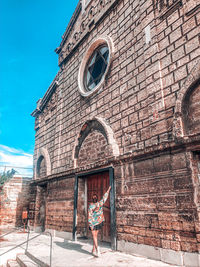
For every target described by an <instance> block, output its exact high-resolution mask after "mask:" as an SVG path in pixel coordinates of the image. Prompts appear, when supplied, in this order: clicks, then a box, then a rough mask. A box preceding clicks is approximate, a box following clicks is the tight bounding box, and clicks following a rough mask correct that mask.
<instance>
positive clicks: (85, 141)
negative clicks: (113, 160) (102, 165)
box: [73, 117, 119, 168]
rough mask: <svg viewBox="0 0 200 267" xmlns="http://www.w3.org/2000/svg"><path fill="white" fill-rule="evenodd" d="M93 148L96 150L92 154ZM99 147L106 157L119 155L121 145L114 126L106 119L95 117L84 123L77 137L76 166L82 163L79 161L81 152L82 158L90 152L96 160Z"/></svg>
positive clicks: (74, 155) (74, 152)
mask: <svg viewBox="0 0 200 267" xmlns="http://www.w3.org/2000/svg"><path fill="white" fill-rule="evenodd" d="M84 146H85V147H84ZM93 146H95V147H93ZM91 149H93V152H94V153H93V154H92V156H91V154H90V153H91ZM98 149H99V155H100V154H102V156H103V157H104V158H106V157H109V156H119V147H118V144H117V142H116V140H115V138H114V133H113V130H112V128H111V127H110V126H109V125H108V124H107V122H106V121H105V120H104V119H102V118H99V117H95V118H93V119H91V120H88V121H86V122H85V123H84V124H83V125H82V127H81V129H80V132H79V134H78V136H77V138H76V142H75V146H74V151H73V160H74V168H76V167H77V166H78V165H79V163H80V162H78V158H79V155H80V153H81V155H82V158H85V159H86V157H87V156H88V155H89V154H90V158H91V159H92V160H93V161H95V157H98V153H97V152H98ZM95 152H96V154H95Z"/></svg>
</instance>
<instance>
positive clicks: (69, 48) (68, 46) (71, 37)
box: [55, 0, 120, 67]
mask: <svg viewBox="0 0 200 267" xmlns="http://www.w3.org/2000/svg"><path fill="white" fill-rule="evenodd" d="M119 1H120V0H99V1H94V0H93V1H91V2H89V4H88V5H87V7H86V8H85V10H82V4H81V2H79V3H78V6H77V8H76V10H75V12H74V14H73V16H72V18H71V20H70V23H69V25H68V27H67V29H66V32H65V33H64V35H63V40H62V42H61V44H60V46H59V47H58V48H57V49H56V50H55V51H56V53H57V54H59V66H60V67H61V65H62V64H63V63H64V62H65V61H66V59H68V58H69V56H70V55H72V54H73V52H74V50H75V49H76V48H77V47H78V45H79V44H80V43H81V42H82V41H83V40H84V38H85V37H86V36H87V35H88V34H89V33H90V32H91V31H92V30H93V28H94V27H95V26H96V25H97V24H98V23H99V22H100V20H101V19H102V18H103V17H104V16H105V14H107V12H108V11H109V10H110V9H111V8H112V7H114V6H115V5H116V3H117V2H119ZM81 11H82V13H81ZM80 13H81V14H80ZM78 18H80V19H79V20H78Z"/></svg>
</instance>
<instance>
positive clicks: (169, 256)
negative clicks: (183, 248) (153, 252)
mask: <svg viewBox="0 0 200 267" xmlns="http://www.w3.org/2000/svg"><path fill="white" fill-rule="evenodd" d="M160 253H161V261H164V262H166V263H169V264H176V265H181V266H182V265H183V259H182V252H178V251H173V250H171V249H160Z"/></svg>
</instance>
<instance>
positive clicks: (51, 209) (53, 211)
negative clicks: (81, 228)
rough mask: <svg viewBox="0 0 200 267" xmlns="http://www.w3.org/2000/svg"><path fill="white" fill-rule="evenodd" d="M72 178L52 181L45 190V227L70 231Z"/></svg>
mask: <svg viewBox="0 0 200 267" xmlns="http://www.w3.org/2000/svg"><path fill="white" fill-rule="evenodd" d="M73 207H74V179H73V178H71V179H65V180H60V181H53V182H51V183H49V184H48V186H47V192H46V223H45V228H46V229H54V230H58V231H66V232H72V228H73Z"/></svg>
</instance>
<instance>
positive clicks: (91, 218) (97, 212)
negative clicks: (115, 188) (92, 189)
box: [88, 186, 111, 257]
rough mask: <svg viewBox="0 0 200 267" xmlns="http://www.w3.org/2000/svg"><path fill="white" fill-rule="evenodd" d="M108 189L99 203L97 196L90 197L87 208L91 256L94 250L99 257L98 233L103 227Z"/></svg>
mask: <svg viewBox="0 0 200 267" xmlns="http://www.w3.org/2000/svg"><path fill="white" fill-rule="evenodd" d="M110 189H111V186H109V188H108V190H107V192H106V193H105V194H104V196H103V198H102V199H101V200H100V201H98V196H97V195H96V194H94V195H93V196H92V203H90V205H89V208H88V223H89V229H90V230H91V232H92V237H93V248H92V254H93V255H95V250H96V252H97V256H98V257H99V256H100V251H99V248H98V233H99V230H100V229H101V228H102V227H103V222H104V221H105V218H104V215H103V204H104V203H105V202H106V200H107V198H108V195H109V192H110ZM95 256H96V255H95Z"/></svg>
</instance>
